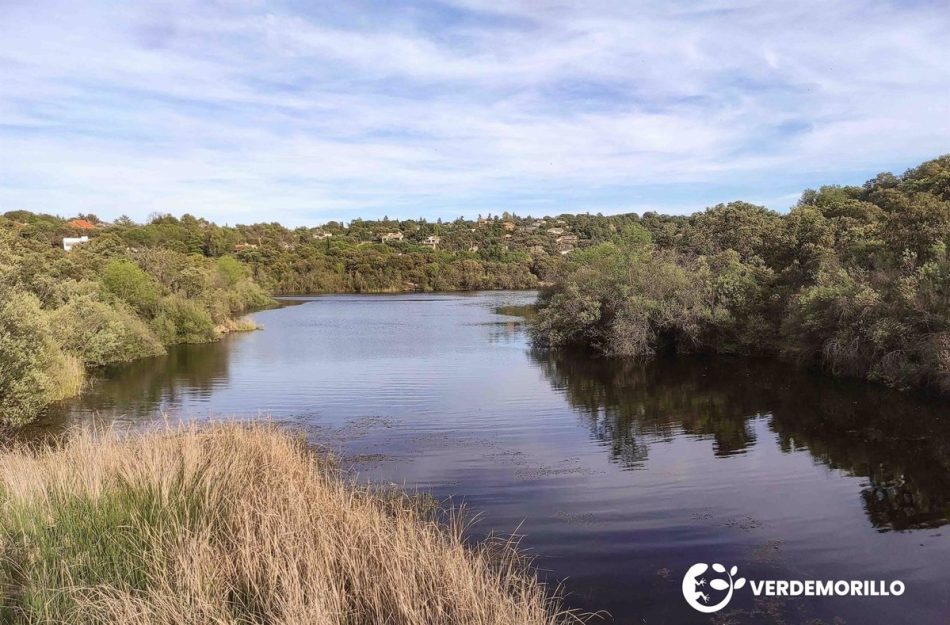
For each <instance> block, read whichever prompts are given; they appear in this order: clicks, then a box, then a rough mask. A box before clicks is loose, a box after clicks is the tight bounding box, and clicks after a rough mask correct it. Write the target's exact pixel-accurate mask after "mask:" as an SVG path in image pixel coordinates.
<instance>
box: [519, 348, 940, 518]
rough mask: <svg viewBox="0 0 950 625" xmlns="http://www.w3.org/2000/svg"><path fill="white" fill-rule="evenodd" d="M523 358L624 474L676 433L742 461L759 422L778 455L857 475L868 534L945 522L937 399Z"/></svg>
mask: <svg viewBox="0 0 950 625" xmlns="http://www.w3.org/2000/svg"><path fill="white" fill-rule="evenodd" d="M531 357H532V359H533V360H534V362H535V363H536V364H537V365H538V367H539V368H540V369H541V370H542V371H543V372H544V374H545V376H546V377H547V378H548V380H549V381H550V382H551V384H552V385H553V387H554V388H555V389H558V390H561V391H562V392H564V394H565V396H566V398H567V399H568V401H569V402H570V403H571V405H572V406H573V407H574V409H575V410H576V411H577V412H578V413H579V414H580V415H582V418H583V420H584V421H585V422H586V424H587V427H588V428H589V429H590V431H591V434H592V436H594V437H595V438H597V439H598V440H600V441H602V442H604V443H605V445H607V447H608V448H609V450H610V454H611V456H612V458H613V459H614V460H615V461H616V462H618V463H620V464H622V465H623V466H624V467H626V468H630V469H637V468H639V467H642V466H643V463H644V462H645V461H646V459H647V457H648V455H649V453H650V449H651V446H650V444H651V443H654V442H657V441H664V440H672V439H673V438H674V437H676V436H680V435H684V434H685V435H687V436H697V437H708V438H711V439H712V440H713V449H714V453H715V454H716V455H717V456H722V457H725V456H730V455H734V454H741V453H744V452H745V451H746V450H747V449H749V448H750V447H751V446H753V445H754V444H755V436H754V433H753V429H752V427H751V426H750V423H751V419H753V418H756V417H767V418H769V419H770V421H769V423H770V428H771V430H772V431H774V432H775V433H776V434H777V436H778V439H779V444H780V446H781V448H782V450H783V451H784V452H791V451H793V450H807V451H808V452H809V453H810V454H811V455H812V457H813V458H814V459H815V460H816V461H818V462H820V463H822V464H824V465H826V466H828V467H830V468H832V469H837V470H841V471H844V472H846V473H848V474H851V475H854V476H857V477H862V478H866V479H867V482H868V485H867V486H866V487H864V488H863V489H862V499H863V501H864V507H865V511H866V513H867V516H868V518H869V519H870V521H871V523H872V525H873V526H874V527H875V528H878V529H880V530H882V531H884V530H905V529H917V528H928V527H938V526H941V525H944V524H945V523H947V521H948V519H950V419H947V418H946V407H945V406H942V405H940V404H938V403H936V402H930V401H927V400H925V399H922V398H918V397H913V396H907V395H904V394H900V393H897V392H894V391H890V390H888V389H884V388H879V387H874V386H871V385H867V384H862V383H857V382H850V381H842V380H836V379H832V378H829V377H827V376H822V375H818V374H814V373H810V372H807V371H802V370H798V369H795V368H793V367H789V366H787V365H784V364H782V363H777V362H774V361H768V360H747V359H735V358H724V357H677V358H668V359H658V360H654V361H651V362H648V363H643V362H638V361H632V360H623V359H605V358H594V357H591V356H589V355H585V354H579V353H570V352H568V353H565V352H559V353H552V352H547V351H540V350H533V351H532V352H531Z"/></svg>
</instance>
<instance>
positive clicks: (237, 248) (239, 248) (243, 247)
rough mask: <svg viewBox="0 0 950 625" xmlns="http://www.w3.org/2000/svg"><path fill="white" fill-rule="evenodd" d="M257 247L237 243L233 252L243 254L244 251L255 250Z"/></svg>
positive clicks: (252, 244)
mask: <svg viewBox="0 0 950 625" xmlns="http://www.w3.org/2000/svg"><path fill="white" fill-rule="evenodd" d="M256 249H257V245H255V244H254V243H237V244H235V246H234V251H235V252H243V251H244V250H256Z"/></svg>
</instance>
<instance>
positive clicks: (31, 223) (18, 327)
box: [0, 214, 271, 424]
mask: <svg viewBox="0 0 950 625" xmlns="http://www.w3.org/2000/svg"><path fill="white" fill-rule="evenodd" d="M24 217H27V219H25V220H24V219H23V218H24ZM84 221H88V220H84ZM84 225H88V224H84ZM70 228H72V227H71V226H69V225H68V223H67V222H65V221H64V220H61V219H58V218H53V217H46V216H35V215H29V216H25V215H23V214H17V215H15V216H14V218H11V217H9V216H7V217H3V218H0V423H6V424H22V423H26V422H29V421H31V420H33V419H34V418H36V417H37V416H38V414H40V412H41V411H42V410H43V408H44V407H45V406H46V405H47V404H49V403H51V402H53V401H56V400H58V399H62V398H65V397H69V396H72V395H75V394H77V393H78V392H79V391H80V390H81V388H82V385H83V382H84V379H85V377H86V371H87V369H88V368H91V367H97V366H101V365H106V364H111V363H118V362H127V361H130V360H134V359H137V358H142V357H146V356H154V355H159V354H162V353H164V352H165V346H167V345H171V344H174V343H186V342H187V343H194V342H205V341H212V340H214V339H215V338H217V337H219V336H220V335H221V334H223V333H225V332H228V331H231V330H237V329H249V328H248V327H247V325H246V324H247V323H248V322H240V321H235V316H236V315H240V314H241V313H243V312H245V311H246V310H248V309H250V308H254V307H260V306H266V305H268V304H270V302H271V299H270V298H269V297H268V295H267V294H266V293H265V291H264V290H263V289H261V288H260V287H259V286H258V285H257V284H256V283H254V281H253V280H252V279H251V277H250V275H249V273H250V272H249V271H248V269H247V268H246V267H245V266H244V265H243V264H242V263H240V262H239V261H238V260H236V259H235V258H233V257H227V256H225V257H221V258H217V259H211V258H206V257H204V256H201V255H194V254H186V253H182V252H179V251H175V250H171V249H167V248H161V247H156V248H146V249H137V250H133V249H131V248H129V247H128V246H127V245H126V244H125V243H124V242H123V241H122V240H121V239H120V238H118V237H116V236H111V235H105V236H96V237H93V238H92V239H91V240H90V241H88V242H86V243H83V244H80V245H77V246H76V247H75V248H74V249H72V251H70V252H68V253H67V252H66V251H64V249H63V248H62V246H61V242H62V238H63V236H62V235H63V234H64V233H65V234H69V230H70Z"/></svg>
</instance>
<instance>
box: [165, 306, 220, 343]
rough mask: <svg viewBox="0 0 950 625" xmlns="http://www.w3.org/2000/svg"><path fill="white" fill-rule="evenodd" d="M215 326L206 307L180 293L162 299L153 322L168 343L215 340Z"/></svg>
mask: <svg viewBox="0 0 950 625" xmlns="http://www.w3.org/2000/svg"><path fill="white" fill-rule="evenodd" d="M214 326H215V323H214V320H213V319H212V318H211V315H210V314H209V312H208V311H207V310H205V308H204V307H202V306H201V305H200V304H198V303H196V302H193V301H189V300H187V299H185V298H184V297H181V296H179V295H171V296H169V297H165V298H163V299H162V301H161V302H160V303H159V307H158V314H157V315H156V316H155V320H154V322H153V324H152V327H153V328H154V329H155V332H156V334H157V335H158V336H159V338H160V339H161V341H162V342H163V343H165V344H166V345H170V344H174V343H207V342H209V341H213V340H214V339H215V338H216V335H215V331H214Z"/></svg>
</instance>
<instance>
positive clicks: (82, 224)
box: [66, 219, 96, 231]
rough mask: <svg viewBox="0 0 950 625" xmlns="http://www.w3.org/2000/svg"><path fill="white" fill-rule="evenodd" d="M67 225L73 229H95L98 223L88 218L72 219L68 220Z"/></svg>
mask: <svg viewBox="0 0 950 625" xmlns="http://www.w3.org/2000/svg"><path fill="white" fill-rule="evenodd" d="M66 225H67V226H69V227H70V228H72V229H73V230H87V231H88V230H95V229H96V224H94V223H92V222H91V221H89V220H88V219H72V220H70V221H67V222H66Z"/></svg>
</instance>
